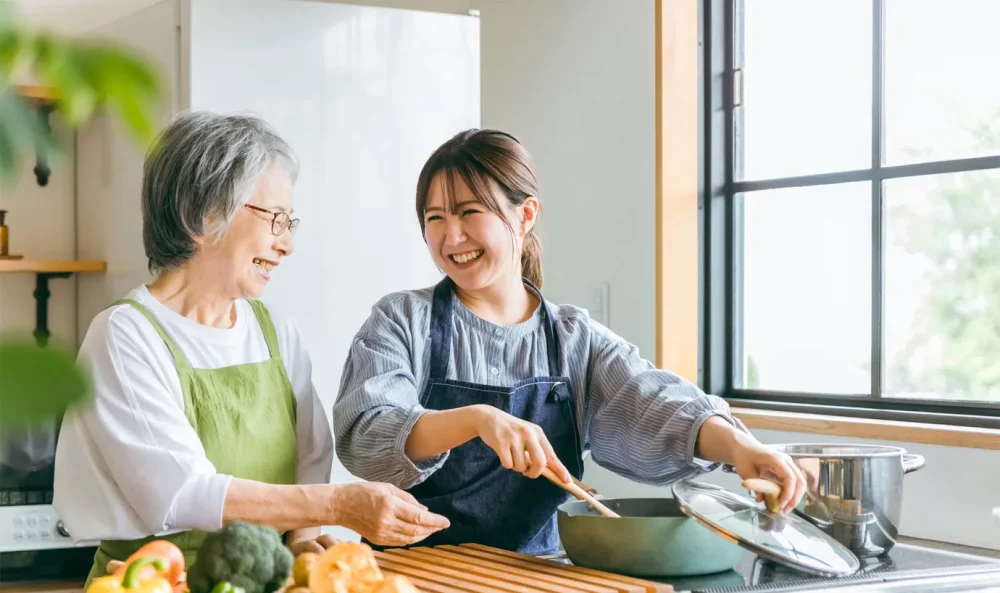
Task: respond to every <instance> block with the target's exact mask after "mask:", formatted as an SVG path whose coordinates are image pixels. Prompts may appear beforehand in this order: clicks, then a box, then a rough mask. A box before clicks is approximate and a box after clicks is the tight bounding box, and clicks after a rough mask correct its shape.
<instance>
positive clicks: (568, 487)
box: [542, 467, 621, 519]
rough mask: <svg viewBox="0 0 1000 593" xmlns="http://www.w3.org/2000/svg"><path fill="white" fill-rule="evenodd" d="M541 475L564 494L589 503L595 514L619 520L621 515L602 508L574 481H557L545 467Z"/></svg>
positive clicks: (604, 507) (599, 503) (598, 502)
mask: <svg viewBox="0 0 1000 593" xmlns="http://www.w3.org/2000/svg"><path fill="white" fill-rule="evenodd" d="M542 475H543V476H545V477H546V478H548V479H549V480H550V481H551V482H552V483H553V484H555V485H556V486H559V487H560V488H562V489H563V490H565V491H566V492H569V493H570V494H572V495H573V496H575V497H577V498H578V499H580V500H585V501H587V502H589V503H590V506H592V507H594V508H595V509H597V512H598V513H600V514H602V515H604V516H605V517H614V518H616V519H618V518H621V515H619V514H618V513H616V512H614V511H612V510H611V509H609V508H608V507H606V506H604V504H602V503H601V501H599V500H597V499H596V498H594V497H593V495H591V494H590V493H589V492H587V491H586V490H584V489H583V488H581V487H580V486H579V485H578V484H577V482H576V481H574V482H573V483H572V484H567V483H566V482H563V481H562V480H561V479H559V476H557V475H556V474H555V472H553V471H552V470H551V469H549V468H547V467H546V468H545V469H543V470H542Z"/></svg>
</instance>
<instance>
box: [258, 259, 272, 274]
mask: <svg viewBox="0 0 1000 593" xmlns="http://www.w3.org/2000/svg"><path fill="white" fill-rule="evenodd" d="M253 265H255V266H257V267H259V268H260V269H262V270H264V271H265V272H270V271H271V270H273V269H274V266H272V265H271V264H270V263H269V262H266V261H264V260H262V259H260V258H259V257H255V258H253Z"/></svg>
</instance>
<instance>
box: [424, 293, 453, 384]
mask: <svg viewBox="0 0 1000 593" xmlns="http://www.w3.org/2000/svg"><path fill="white" fill-rule="evenodd" d="M452 298H454V292H453V291H452V281H451V278H449V277H448V276H445V277H444V279H443V280H441V282H438V284H437V286H435V287H434V299H433V301H432V305H431V368H430V376H431V377H432V378H435V379H444V378H446V377H447V376H448V359H449V358H451V333H452V331H451V326H452V320H451V307H452Z"/></svg>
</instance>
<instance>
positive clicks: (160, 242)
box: [142, 112, 299, 273]
mask: <svg viewBox="0 0 1000 593" xmlns="http://www.w3.org/2000/svg"><path fill="white" fill-rule="evenodd" d="M278 162H280V163H281V164H282V165H283V166H284V167H285V168H286V169H287V171H288V174H289V175H290V176H291V178H292V183H295V181H296V179H297V177H298V172H299V164H298V159H297V157H296V155H295V153H294V152H293V151H292V149H291V148H290V147H289V146H288V144H287V143H286V142H285V141H284V140H283V139H282V138H281V137H280V136H278V134H277V132H275V131H274V129H273V128H271V126H270V125H269V124H268V123H267V122H265V121H264V120H262V119H260V118H259V117H256V116H252V115H218V114H214V113H206V112H189V113H184V114H182V115H180V116H178V117H177V118H176V119H175V120H174V121H173V122H172V123H171V124H170V125H169V126H167V127H166V128H165V129H164V130H163V132H162V133H161V134H160V136H159V138H158V139H157V141H156V143H155V144H154V148H153V149H152V150H151V151H150V152H149V154H148V155H147V156H146V163H145V166H144V167H143V179H142V243H143V246H144V247H145V249H146V257H147V258H148V259H149V270H150V272H152V273H159V272H162V271H164V270H172V269H177V268H179V267H181V266H182V265H183V264H184V263H185V262H186V261H187V260H189V259H190V258H191V257H192V256H194V254H195V251H196V247H197V244H196V243H195V241H194V239H195V237H199V236H207V237H213V239H215V240H217V239H218V238H220V237H222V236H223V235H224V234H225V232H226V230H227V229H228V228H229V225H230V224H231V223H232V220H233V217H234V216H236V213H237V212H239V210H240V209H241V208H242V207H243V206H244V205H245V204H246V203H247V202H248V201H249V200H250V196H251V194H252V193H253V189H254V187H255V186H256V184H257V180H258V179H259V178H260V176H261V175H263V173H264V171H265V170H267V168H268V167H269V166H270V165H271V164H272V163H278ZM209 220H210V221H212V222H211V223H210V228H206V226H207V225H206V222H207V221H209Z"/></svg>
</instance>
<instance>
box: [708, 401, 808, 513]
mask: <svg viewBox="0 0 1000 593" xmlns="http://www.w3.org/2000/svg"><path fill="white" fill-rule="evenodd" d="M697 455H698V457H699V458H701V459H705V460H707V461H714V462H718V463H728V464H730V465H732V466H733V468H735V469H736V473H737V474H739V475H740V477H741V478H743V479H744V480H748V479H751V478H764V479H765V480H771V481H773V482H777V483H778V484H780V485H781V496H780V497H779V498H778V502H779V503H780V504H781V509H782V511H783V512H788V511H790V510H792V509H794V508H795V507H797V506H798V505H799V501H801V500H802V496H803V495H804V494H805V493H806V486H807V484H806V478H805V476H804V475H803V474H802V470H800V469H799V467H798V466H797V465H795V463H794V462H793V461H792V458H791V457H789V456H788V455H785V454H784V453H779V452H778V451H775V450H774V449H772V448H770V447H767V446H766V445H763V444H761V442H760V441H758V440H757V439H755V438H754V437H753V435H751V434H749V433H747V432H743V431H741V430H739V429H737V428H735V427H734V426H733V425H731V424H729V422H726V421H725V420H723V419H722V418H720V417H718V416H712V417H711V418H709V419H708V420H706V421H705V423H704V424H702V426H701V430H700V431H699V433H698V452H697ZM757 500H758V501H760V500H763V496H762V495H760V494H758V495H757Z"/></svg>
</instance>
